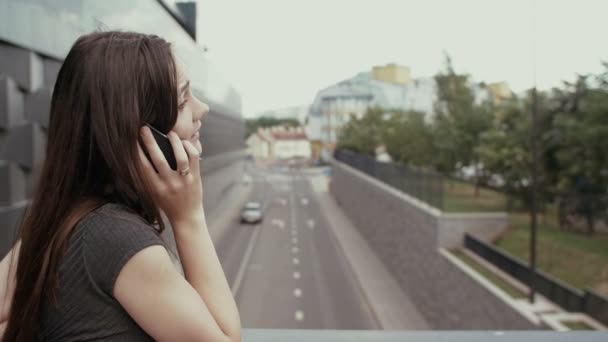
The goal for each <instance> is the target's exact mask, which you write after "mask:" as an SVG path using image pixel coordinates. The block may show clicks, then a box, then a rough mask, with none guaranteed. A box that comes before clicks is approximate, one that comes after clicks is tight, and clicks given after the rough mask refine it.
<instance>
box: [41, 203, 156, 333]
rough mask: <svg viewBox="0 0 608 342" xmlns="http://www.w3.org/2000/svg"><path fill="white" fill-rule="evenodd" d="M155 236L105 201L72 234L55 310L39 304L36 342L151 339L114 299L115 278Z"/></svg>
mask: <svg viewBox="0 0 608 342" xmlns="http://www.w3.org/2000/svg"><path fill="white" fill-rule="evenodd" d="M152 245H162V246H164V247H165V248H167V247H166V245H165V244H164V242H163V240H162V239H161V237H160V234H159V233H158V232H157V231H156V230H155V229H154V228H153V227H152V226H150V225H148V224H147V223H146V222H145V221H144V220H143V219H142V218H140V217H139V216H138V215H136V214H134V213H132V212H130V211H129V210H128V209H127V208H126V207H124V206H122V205H120V204H116V203H107V204H104V205H103V206H101V207H99V208H97V209H95V210H94V211H92V212H91V213H89V214H87V215H86V216H85V217H84V218H83V219H82V220H81V221H80V222H79V223H78V224H77V225H76V227H74V230H73V231H72V235H71V237H70V239H69V245H68V247H67V248H66V251H65V254H64V256H63V258H62V260H61V261H60V264H59V278H58V281H59V284H58V289H57V306H54V305H51V304H50V302H49V301H47V300H46V299H45V300H43V304H42V311H41V322H40V323H41V324H40V328H39V332H38V341H92V340H100V341H153V339H152V338H151V337H150V336H149V335H147V334H146V333H145V331H143V330H142V329H141V328H140V327H139V326H138V325H137V323H136V322H135V321H134V320H133V319H132V318H131V316H129V314H128V313H127V311H126V310H125V309H123V307H122V306H121V305H120V303H119V302H118V301H117V300H116V299H115V298H114V295H113V288H114V283H115V281H116V278H117V277H118V274H119V273H120V271H121V269H122V268H123V266H124V265H125V264H126V263H127V261H129V259H130V258H131V257H132V256H133V255H135V254H136V253H137V252H139V251H141V250H142V249H144V248H146V247H149V246H152Z"/></svg>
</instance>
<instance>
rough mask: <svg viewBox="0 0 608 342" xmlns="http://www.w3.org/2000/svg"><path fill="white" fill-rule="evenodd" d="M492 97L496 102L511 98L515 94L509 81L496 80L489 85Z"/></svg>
mask: <svg viewBox="0 0 608 342" xmlns="http://www.w3.org/2000/svg"><path fill="white" fill-rule="evenodd" d="M487 87H488V90H489V92H490V95H491V96H492V99H493V100H494V102H496V103H500V102H501V101H504V100H507V99H510V98H511V97H512V96H513V92H512V91H511V88H509V85H508V84H507V82H495V83H489V84H488V85H487Z"/></svg>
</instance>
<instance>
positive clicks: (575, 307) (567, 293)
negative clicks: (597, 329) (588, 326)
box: [464, 234, 608, 324]
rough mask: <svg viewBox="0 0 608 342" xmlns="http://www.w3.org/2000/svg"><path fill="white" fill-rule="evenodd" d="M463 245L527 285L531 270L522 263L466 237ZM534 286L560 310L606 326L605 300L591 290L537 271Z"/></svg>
mask: <svg viewBox="0 0 608 342" xmlns="http://www.w3.org/2000/svg"><path fill="white" fill-rule="evenodd" d="M464 245H465V247H466V248H468V249H470V250H471V251H473V252H475V254H477V255H479V256H480V257H482V258H484V259H485V260H486V261H488V262H490V263H491V264H493V265H494V266H496V267H498V268H499V269H501V270H502V271H503V272H505V273H507V274H509V275H510V276H512V277H513V278H515V279H517V280H519V281H520V282H521V283H523V284H526V285H530V277H531V272H530V268H529V267H528V265H527V264H525V263H524V262H522V261H521V260H519V259H517V258H515V257H513V256H511V255H509V254H507V253H505V252H503V251H501V250H500V249H498V248H496V247H495V246H493V245H491V244H488V243H486V242H484V241H481V240H479V239H477V238H475V237H473V236H471V235H469V234H466V235H465V238H464ZM534 287H535V289H536V291H538V292H539V293H540V294H542V295H543V296H545V297H546V298H547V299H549V300H551V301H552V302H554V303H556V304H558V305H559V306H561V307H562V308H564V309H566V310H568V311H574V312H584V313H586V314H588V315H589V316H591V317H593V318H595V319H596V320H598V321H600V322H602V323H603V324H608V298H606V297H604V296H602V295H600V294H598V293H596V292H594V291H592V290H585V291H581V290H579V289H576V288H574V287H572V286H570V285H568V284H566V283H564V282H563V281H561V280H559V279H557V278H555V277H553V276H551V275H549V274H547V273H545V272H542V271H537V272H536V277H535V279H534Z"/></svg>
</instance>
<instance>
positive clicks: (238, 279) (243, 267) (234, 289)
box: [231, 225, 260, 297]
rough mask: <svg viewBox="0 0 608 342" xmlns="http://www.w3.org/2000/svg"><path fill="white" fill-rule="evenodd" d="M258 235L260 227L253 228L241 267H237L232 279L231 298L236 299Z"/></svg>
mask: <svg viewBox="0 0 608 342" xmlns="http://www.w3.org/2000/svg"><path fill="white" fill-rule="evenodd" d="M259 233H260V226H259V225H256V226H255V232H253V235H252V236H251V240H249V244H248V245H247V250H245V256H244V257H243V261H242V262H241V266H240V267H239V271H238V272H237V274H236V278H234V284H232V289H231V290H232V296H234V297H236V294H237V293H238V292H239V289H240V288H241V283H242V282H243V278H244V277H245V271H246V270H247V265H248V264H249V260H250V259H251V255H252V254H253V246H254V245H255V243H256V241H257V238H258V234H259Z"/></svg>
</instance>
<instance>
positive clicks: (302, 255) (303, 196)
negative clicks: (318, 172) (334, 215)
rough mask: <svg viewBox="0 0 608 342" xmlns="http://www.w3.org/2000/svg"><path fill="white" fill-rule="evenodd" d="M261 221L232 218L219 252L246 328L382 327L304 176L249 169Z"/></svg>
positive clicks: (291, 172)
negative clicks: (261, 209)
mask: <svg viewBox="0 0 608 342" xmlns="http://www.w3.org/2000/svg"><path fill="white" fill-rule="evenodd" d="M251 174H252V177H253V182H252V184H251V186H253V187H254V189H253V191H252V195H251V199H252V200H258V201H261V202H263V203H264V221H263V222H262V223H260V224H257V225H246V224H241V223H240V222H239V219H238V217H234V219H233V220H232V221H231V223H230V226H229V227H228V231H227V233H226V235H225V236H224V238H222V240H221V241H219V242H218V243H217V245H216V249H217V252H218V255H219V258H220V261H221V263H222V266H223V268H224V271H225V273H226V277H227V278H228V281H229V283H230V286H231V288H232V290H233V294H234V295H235V298H236V302H237V306H238V308H239V312H240V315H241V320H242V325H243V327H244V328H268V329H378V324H377V321H376V319H375V318H374V316H373V314H372V313H371V311H370V308H369V305H368V304H367V302H366V300H365V297H364V295H363V293H362V291H361V289H360V288H359V285H358V282H356V281H355V278H354V276H353V273H352V271H351V269H350V267H349V264H348V262H347V260H346V259H345V257H344V255H343V254H342V252H341V250H339V248H338V247H337V244H336V241H335V237H334V235H333V233H332V231H331V230H330V227H329V226H328V223H327V220H326V218H325V217H324V216H323V214H322V211H321V208H320V207H319V203H318V202H317V200H316V199H315V196H314V193H313V190H312V188H311V186H310V183H309V181H308V179H307V178H306V176H305V175H304V174H302V173H301V172H299V171H283V172H279V171H273V170H270V169H267V170H261V169H256V170H254V171H253V172H251Z"/></svg>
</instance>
